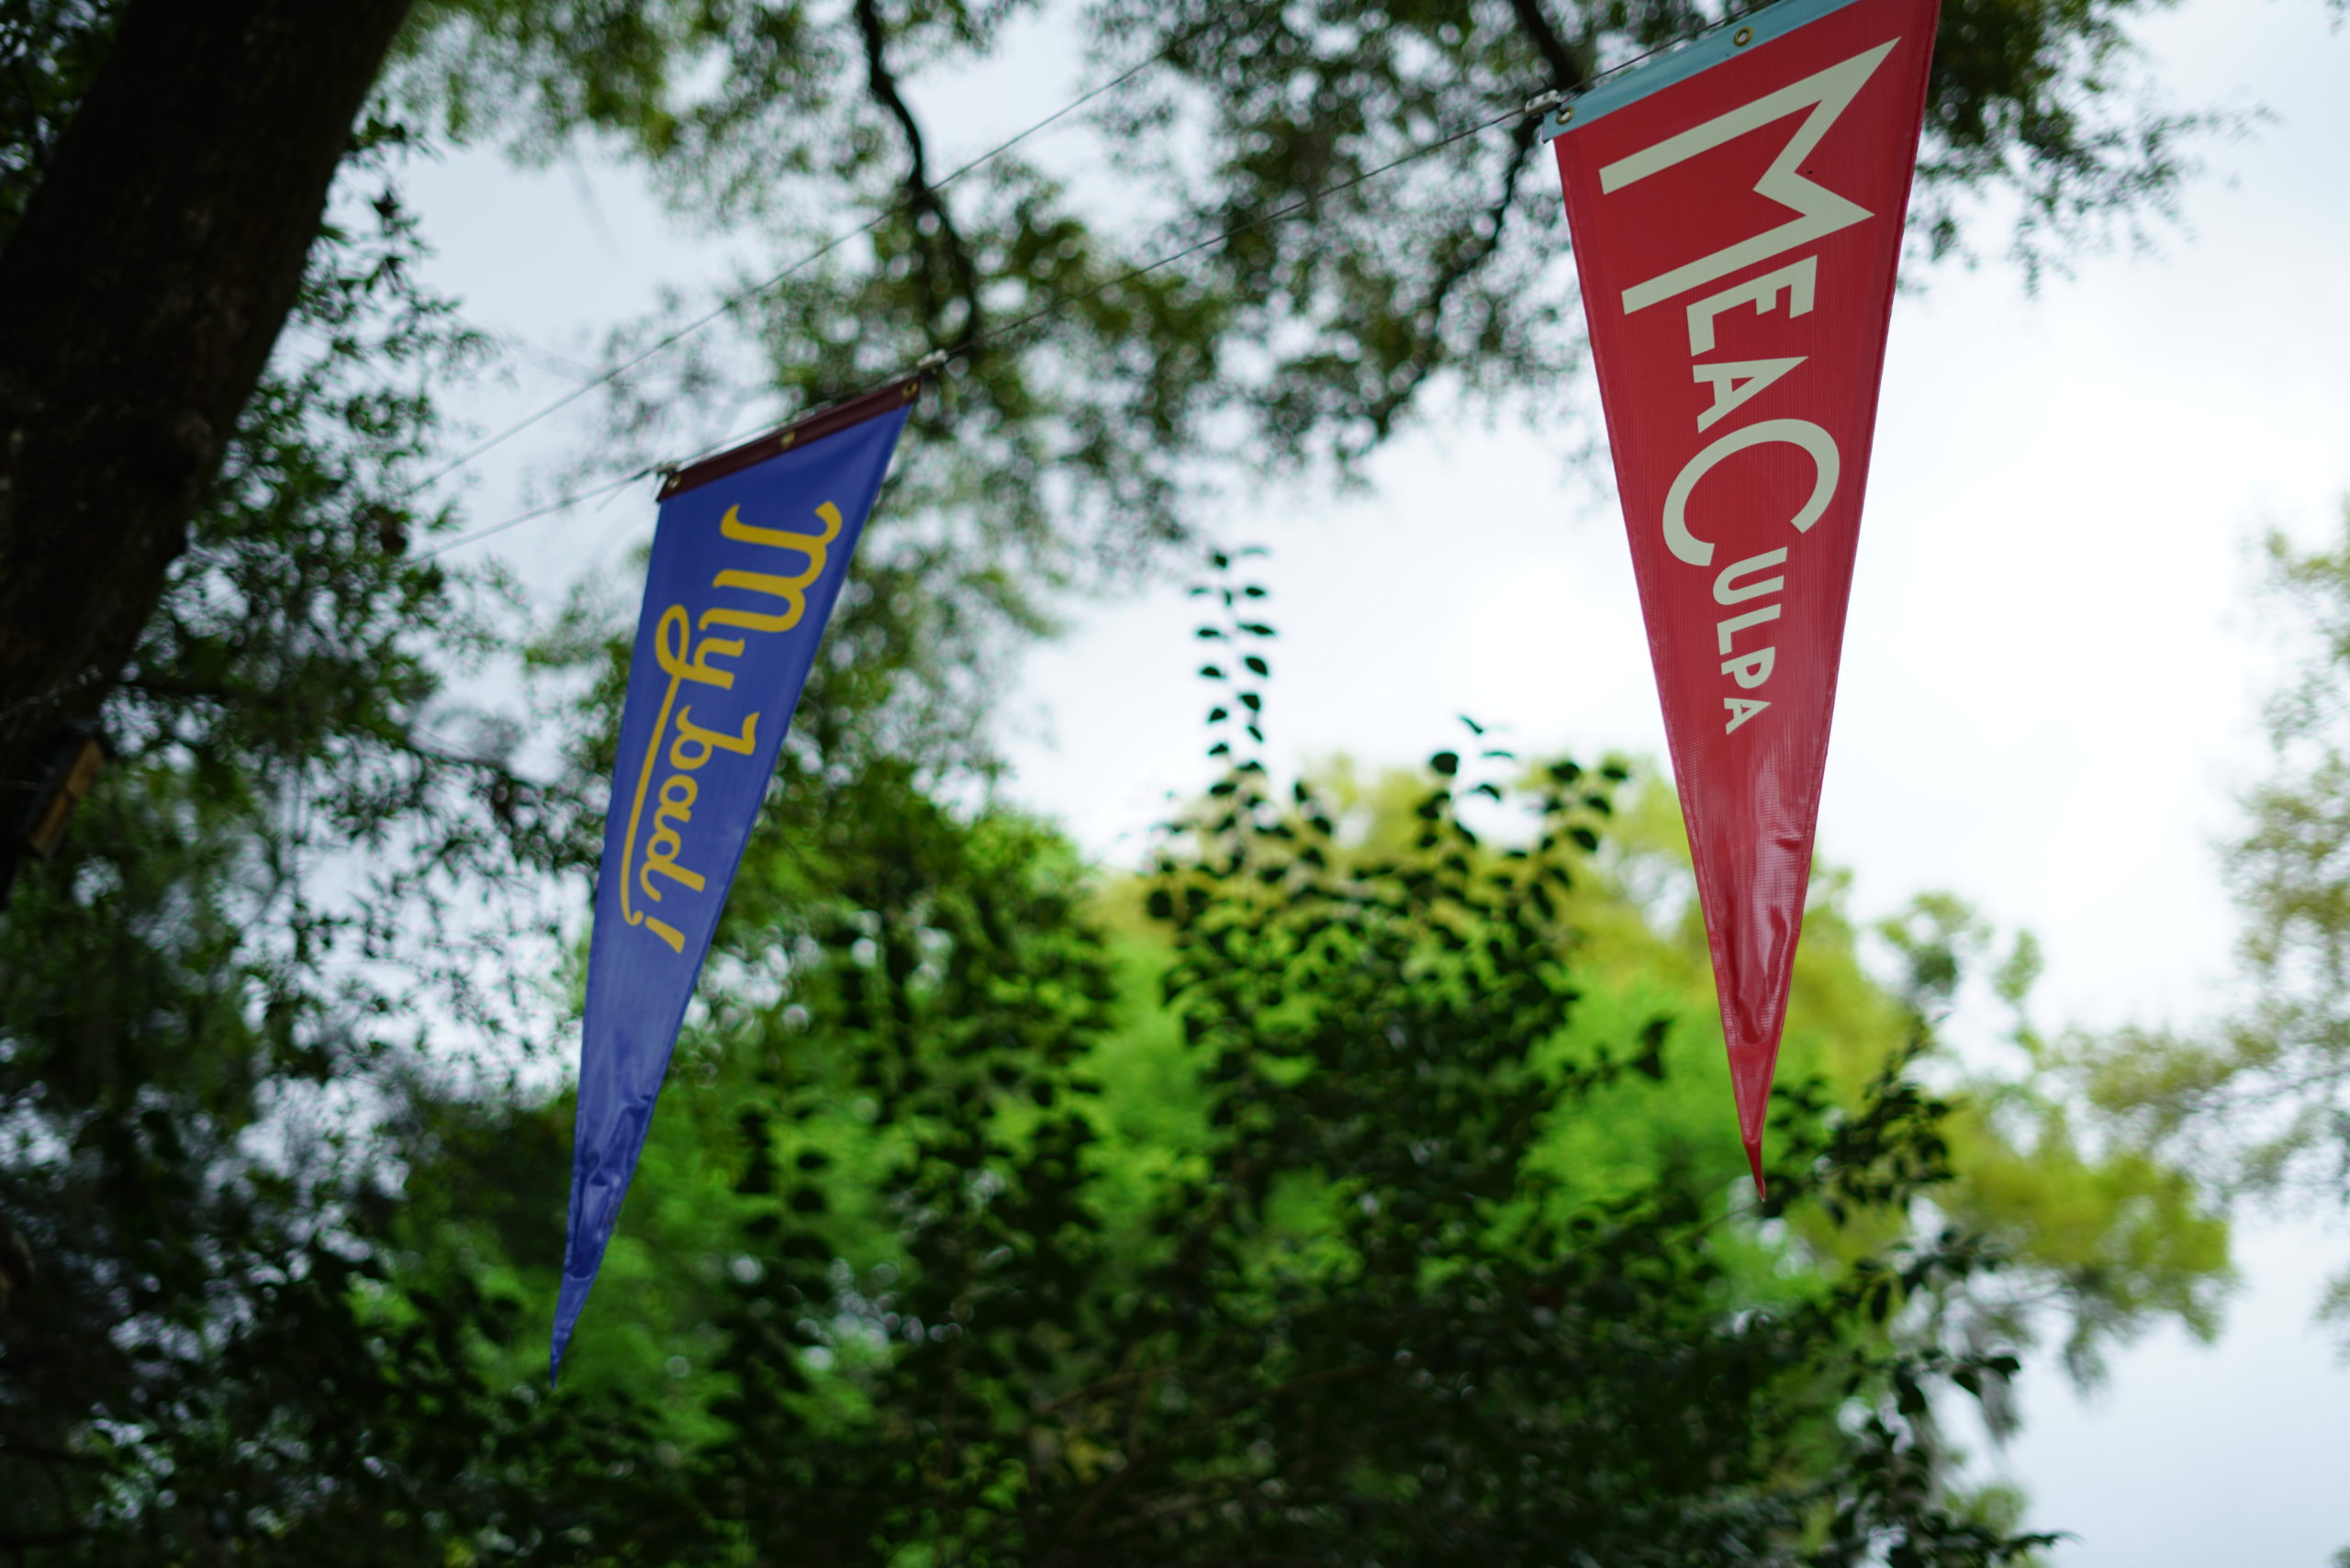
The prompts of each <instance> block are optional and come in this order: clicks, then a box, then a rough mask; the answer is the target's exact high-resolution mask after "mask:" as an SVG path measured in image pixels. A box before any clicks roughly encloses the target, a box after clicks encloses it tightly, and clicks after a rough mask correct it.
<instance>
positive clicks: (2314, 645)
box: [2076, 510, 2350, 1324]
mask: <svg viewBox="0 0 2350 1568" xmlns="http://www.w3.org/2000/svg"><path fill="white" fill-rule="evenodd" d="M2266 565H2267V568H2268V577H2267V584H2266V591H2267V594H2268V596H2269V597H2270V599H2272V601H2274V602H2276V603H2277V604H2278V605H2279V606H2280V607H2282V608H2283V609H2284V610H2286V611H2287V617H2286V620H2285V622H2284V623H2285V624H2286V625H2288V626H2289V627H2290V628H2291V634H2292V636H2293V638H2294V645H2295V652H2296V655H2297V658H2296V667H2294V669H2293V671H2292V673H2291V676H2290V678H2288V679H2287V680H2285V681H2283V682H2282V683H2280V685H2279V686H2278V688H2277V690H2276V691H2275V692H2274V693H2272V694H2271V696H2270V698H2269V700H2268V703H2267V707H2266V727H2267V732H2268V740H2269V743H2270V746H2271V756H2270V771H2269V773H2268V776H2267V777H2266V778H2264V779H2263V780H2262V781H2261V782H2260V783H2258V784H2257V785H2255V787H2254V788H2253V789H2252V790H2249V791H2248V792H2247V793H2246V795H2245V797H2244V817H2245V823H2244V829H2243V831H2242V833H2241V834H2239V835H2238V836H2237V837H2236V838H2235V839H2233V842H2231V843H2229V844H2228V845H2227V846H2226V847H2225V865H2226V868H2227V872H2228V879H2229V881H2230V883H2231V885H2232V888H2233V891H2234V894H2235V897H2236V902H2237V907H2238V909H2239V910H2240V911H2241V913H2242V918H2243V924H2244V933H2243V936H2242V940H2241V943H2240V946H2239V953H2240V956H2241V962H2242V971H2243V978H2244V982H2245V991H2246V993H2247V994H2246V996H2245V998H2244V1004H2243V1005H2242V1006H2241V1007H2240V1008H2239V1009H2237V1010H2236V1011H2234V1012H2233V1013H2232V1014H2228V1015H2225V1016H2222V1017H2221V1018H2219V1019H2216V1020H2213V1021H2210V1022H2209V1023H2207V1024H2203V1025H2157V1026H2146V1027H2139V1028H2131V1029H2124V1030H2120V1031H2117V1032H2116V1033H2115V1034H2113V1035H2111V1036H2108V1037H2105V1038H2102V1039H2098V1040H2090V1041H2082V1042H2078V1048H2077V1052H2076V1066H2077V1067H2078V1069H2079V1070H2081V1072H2082V1073H2083V1076H2084V1080H2085V1082H2086V1086H2087V1091H2088V1093H2089V1095H2090V1097H2091V1099H2092V1101H2093V1103H2095V1104H2096V1105H2097V1106H2098V1109H2099V1110H2100V1111H2102V1112H2103V1113H2104V1114H2105V1115H2106V1116H2107V1118H2108V1119H2109V1126H2110V1128H2111V1129H2112V1130H2114V1131H2117V1132H2119V1133H2120V1134H2121V1136H2122V1137H2124V1139H2126V1140H2127V1141H2128V1142H2129V1143H2131V1144H2132V1145H2133V1146H2135V1147H2137V1148H2144V1149H2149V1150H2156V1151H2160V1152H2161V1153H2162V1154H2163V1155H2164V1156H2165V1158H2170V1159H2185V1160H2187V1161H2188V1162H2190V1163H2192V1164H2193V1165H2195V1166H2196V1167H2197V1168H2198V1169H2199V1170H2202V1171H2203V1172H2204V1173H2205V1174H2206V1176H2207V1177H2208V1178H2209V1179H2210V1182H2212V1183H2213V1185H2214V1186H2215V1187H2217V1188H2219V1189H2221V1190H2224V1191H2233V1192H2235V1193H2241V1194H2244V1195H2248V1196H2255V1197H2262V1198H2271V1199H2288V1200H2293V1201H2300V1202H2307V1201H2311V1200H2313V1201H2315V1202H2316V1203H2318V1204H2323V1205H2326V1206H2333V1205H2336V1204H2341V1203H2343V1202H2344V1199H2345V1197H2346V1196H2350V878H2345V873H2344V852H2345V849H2346V848H2350V703H2345V701H2344V685H2343V674H2344V668H2345V667H2350V510H2345V512H2344V537H2343V539H2342V540H2341V542H2340V543H2337V544H2336V545H2335V546H2334V547H2333V548H2330V549H2326V548H2320V549H2308V550H2305V549H2302V548H2300V546H2298V545H2296V544H2294V543H2292V542H2290V541H2289V540H2288V539H2286V538H2285V537H2284V536H2283V535H2282V534H2277V533H2272V534H2270V535H2269V537H2268V540H2267V543H2266ZM2324 1310H2325V1312H2326V1314H2327V1315H2328V1316H2331V1317H2332V1318H2333V1319H2334V1321H2335V1322H2336V1323H2338V1324H2350V1271H2344V1273H2342V1274H2341V1275H2339V1276H2337V1277H2336V1279H2335V1281H2334V1282H2333V1286H2332V1288H2331V1290H2330V1292H2329V1293H2328V1295H2327V1298H2326V1304H2325V1308H2324Z"/></svg>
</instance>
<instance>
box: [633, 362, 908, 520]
mask: <svg viewBox="0 0 2350 1568" xmlns="http://www.w3.org/2000/svg"><path fill="white" fill-rule="evenodd" d="M928 379H929V376H928V375H927V374H926V373H923V372H916V373H915V374H914V375H908V376H904V377H901V378H900V379H899V380H896V381H892V382H890V384H889V385H888V386H879V387H876V388H875V389H874V390H872V391H870V392H867V393H866V394H865V395H864V396H863V397H861V398H850V399H849V400H848V401H847V402H845V403H835V404H834V405H833V407H831V408H829V409H820V410H819V411H817V412H815V413H812V414H811V415H809V416H808V417H807V418H806V419H804V420H795V421H794V422H793V423H791V424H788V425H786V426H784V427H783V428H782V429H781V430H779V431H768V432H767V434H765V435H762V436H755V437H754V438H752V439H751V440H749V441H746V442H744V443H743V444H742V445H740V446H736V447H730V448H728V449H727V450H726V451H724V452H722V453H720V454H718V455H717V456H715V457H705V458H703V459H702V460H701V461H700V462H699V463H695V464H691V465H688V466H686V467H684V468H680V469H678V470H677V472H676V473H674V474H672V475H670V476H668V477H667V478H666V479H664V480H663V481H662V482H661V493H660V494H659V495H658V496H656V497H655V500H663V501H666V500H667V499H668V498H670V497H672V496H676V495H681V494H683V493H684V492H686V491H688V490H690V489H693V488H695V487H698V486H701V485H707V484H709V483H710V482H711V480H713V479H723V478H725V477H726V476H728V475H729V474H739V473H741V472H742V471H743V470H744V469H745V468H748V467H750V466H752V465H755V464H759V463H765V462H766V461H767V459H768V458H770V457H773V456H776V455H777V454H780V453H785V452H789V451H790V450H791V449H792V448H794V447H797V446H805V445H807V444H808V443H809V442H811V441H821V440H822V439H823V438H824V437H826V436H828V435H832V434H834V433H835V432H836V431H845V430H846V429H848V428H849V426H851V425H861V424H863V423H864V422H865V421H866V420H870V419H874V418H876V417H878V416H879V415H882V414H886V413H888V412H890V410H891V409H901V408H903V407H905V406H906V405H907V404H908V403H911V402H912V401H913V400H914V399H915V398H919V397H921V396H922V388H923V382H924V381H926V380H928Z"/></svg>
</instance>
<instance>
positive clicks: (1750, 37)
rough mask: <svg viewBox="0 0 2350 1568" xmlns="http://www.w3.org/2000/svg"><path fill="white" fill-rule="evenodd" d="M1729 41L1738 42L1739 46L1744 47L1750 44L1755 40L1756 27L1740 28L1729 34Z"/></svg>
mask: <svg viewBox="0 0 2350 1568" xmlns="http://www.w3.org/2000/svg"><path fill="white" fill-rule="evenodd" d="M1729 41H1730V42H1732V43H1734V44H1736V45H1737V46H1738V47H1739V48H1740V49H1744V48H1745V47H1746V46H1747V45H1748V44H1751V43H1752V42H1753V41H1754V29H1753V28H1739V29H1738V31H1736V32H1734V33H1732V34H1730V35H1729Z"/></svg>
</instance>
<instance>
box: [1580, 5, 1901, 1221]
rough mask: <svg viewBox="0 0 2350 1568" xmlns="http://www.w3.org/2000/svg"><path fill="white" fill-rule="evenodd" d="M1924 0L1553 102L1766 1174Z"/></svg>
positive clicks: (1804, 22) (1746, 36) (1714, 941)
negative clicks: (1769, 1119)
mask: <svg viewBox="0 0 2350 1568" xmlns="http://www.w3.org/2000/svg"><path fill="white" fill-rule="evenodd" d="M1936 11H1937V0H1783V3H1782V4H1780V5H1777V6H1772V7H1770V8H1769V9H1768V10H1766V11H1762V12H1760V13H1757V14H1756V15H1755V16H1753V17H1751V18H1750V19H1749V20H1747V21H1746V22H1745V23H1743V24H1741V25H1740V26H1739V27H1737V28H1723V29H1721V30H1720V31H1718V32H1717V33H1715V34H1713V35H1712V36H1710V37H1708V38H1707V39H1705V40H1703V41H1702V42H1699V43H1695V44H1692V45H1691V46H1689V47H1688V48H1686V49H1684V50H1678V51H1676V52H1675V53H1673V54H1671V55H1668V56H1666V57H1664V58H1662V59H1661V60H1659V61H1657V62H1655V63H1653V64H1651V65H1648V66H1645V67H1642V68H1641V69H1639V71H1636V72H1633V73H1628V74H1627V75H1625V76H1623V77H1621V78H1619V79H1617V81H1615V82H1613V83H1610V84H1607V85H1606V86H1604V87H1602V88H1600V89H1598V90H1596V91H1595V92H1592V93H1590V94H1587V95H1584V96H1583V97H1582V98H1580V99H1577V100H1575V101H1574V102H1573V103H1572V104H1570V105H1568V106H1566V107H1564V108H1562V109H1561V110H1560V111H1558V113H1557V115H1556V116H1555V117H1554V118H1553V121H1552V123H1551V126H1550V127H1547V128H1546V129H1553V130H1555V132H1556V140H1555V146H1556V148H1557V151H1558V156H1559V174H1560V177H1561V180H1562V181H1563V183H1564V184H1565V186H1566V196H1567V220H1568V225H1569V227H1570V229H1571V230H1572V233H1573V236H1574V251H1575V261H1576V263H1577V265H1578V267H1579V269H1580V272H1581V274H1582V278H1583V313H1584V315H1585V317H1586V319H1587V320H1588V323H1589V327H1590V332H1591V343H1592V352H1593V354H1594V357H1595V361H1596V363H1597V366H1598V371H1599V391H1600V398H1601V401H1602V403H1603V404H1604V406H1605V408H1606V415H1607V436H1608V441H1609V442H1610V444H1611V445H1612V446H1613V448H1614V451H1615V457H1616V479H1617V489H1618V491H1619V492H1620V494H1621V496H1622V498H1623V502H1624V521H1625V523H1626V525H1627V527H1628V529H1629V531H1630V533H1631V539H1632V564H1633V567H1634V570H1635V572H1636V573H1637V575H1638V577H1639V585H1640V608H1641V611H1642V613H1643V615H1644V616H1645V618H1646V620H1647V623H1648V634H1649V653H1650V656H1651V659H1652V660H1653V661H1654V663H1655V666H1656V683H1657V692H1658V695H1659V696H1660V697H1661V698H1662V700H1663V704H1664V727H1665V734H1666V737H1667V739H1668V741H1669V743H1670V745H1671V746H1672V752H1673V776H1674V778H1675V779H1676V781H1677V782H1678V785H1679V787H1680V791H1681V808H1682V812H1683V815H1684V817H1685V818H1686V819H1687V821H1688V826H1689V846H1690V852H1691V855H1692V857H1693V858H1694V859H1695V865H1696V873H1697V893H1698V898H1699V901H1700V902H1701V903H1702V904H1703V906H1704V909H1705V916H1706V935H1707V942H1708V944H1709V945H1710V946H1711V947H1712V950H1713V959H1714V981H1715V985H1716V987H1717V989H1718V992H1719V994H1720V998H1721V1009H1722V1033H1723V1035H1724V1036H1725V1038H1726V1040H1727V1042H1728V1044H1729V1068H1730V1081H1731V1084H1732V1086H1733V1089H1734V1091H1735V1092H1736V1095H1737V1100H1738V1126H1739V1135H1740V1137H1741V1138H1742V1139H1743V1140H1744V1142H1745V1145H1746V1154H1747V1159H1748V1162H1749V1163H1750V1164H1751V1166H1752V1167H1753V1170H1754V1182H1755V1186H1756V1188H1757V1189H1758V1191H1759V1190H1760V1188H1761V1186H1762V1126H1763V1119H1764V1114H1765V1112H1766V1110H1767V1108H1768V1106H1769V1103H1770V1094H1771V1070H1772V1068H1773V1066H1774V1064H1775V1063H1776V1062H1777V1060H1778V1055H1779V1033H1780V1030H1781V1028H1782V1027H1783V1025H1785V1021H1786V1012H1787V982H1788V979H1789V976H1790V974H1791V972H1792V971H1793V969H1794V967H1795V956H1796V937H1797V935H1799V933H1800V932H1801V930H1802V925H1803V905H1804V891H1805V888H1806V886H1807V883H1808V881H1809V879H1810V874H1811V841H1812V830H1813V827H1814V825H1815V824H1816V823H1817V822H1818V815H1819V780H1820V773H1821V770H1822V769H1823V768H1824V767H1825V766H1826V764H1827V760H1828V722H1829V715H1830V711H1831V710H1832V709H1833V708H1834V706H1835V700H1836V664H1837V658H1838V655H1839V654H1840V653H1841V650H1842V646H1843V641H1844V605H1845V600H1846V599H1847V598H1848V596H1849V595H1850V593H1851V590H1852V551H1853V547H1854V545H1855V544H1856V543H1858V542H1859V537H1860V525H1861V497H1862V492H1863V489H1864V488H1865V487H1866V485H1867V481H1868V471H1869V444H1870V439H1871V437H1872V435H1873V434H1874V430H1875V424H1876V399H1877V382H1878V379H1879V377H1880V375H1881V374H1882V372H1883V368H1884V362H1885V334H1886V323H1887V320H1888V319H1889V318H1890V316H1891V314H1892V309H1893V282H1894V273H1895V270H1896V268H1897V264H1898V263H1899V260H1900V254H1901V231H1902V219H1903V216H1904V214H1905V213H1906V211H1907V209H1908V197H1909V180H1910V175H1911V173H1912V171H1913V170H1914V168H1915V166H1916V163H1917V155H1918V134H1919V126H1920V123H1921V121H1922V118H1923V116H1924V112H1925V101H1926V75H1927V66H1928V63H1929V62H1930V59H1931V56H1932V50H1933V39H1934V21H1935V16H1936Z"/></svg>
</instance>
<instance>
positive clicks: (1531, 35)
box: [1509, 0, 1599, 93]
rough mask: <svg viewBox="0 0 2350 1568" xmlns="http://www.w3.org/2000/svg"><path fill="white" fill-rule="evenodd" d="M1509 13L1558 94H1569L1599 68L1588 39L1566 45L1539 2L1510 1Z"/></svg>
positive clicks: (1530, 0)
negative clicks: (1539, 58)
mask: <svg viewBox="0 0 2350 1568" xmlns="http://www.w3.org/2000/svg"><path fill="white" fill-rule="evenodd" d="M1509 8H1510V12H1511V14H1512V15H1514V16H1516V17H1517V25H1518V26H1519V27H1520V28H1523V29H1524V30H1525V33H1526V39H1527V42H1528V43H1531V44H1532V45H1533V46H1534V52H1535V53H1537V54H1539V55H1540V56H1541V57H1542V63H1543V64H1545V65H1547V66H1549V67H1550V85H1551V86H1553V87H1556V88H1557V89H1559V91H1561V92H1562V93H1563V92H1572V90H1573V89H1574V88H1575V87H1576V86H1577V85H1578V84H1581V83H1583V81H1585V80H1587V79H1588V78H1589V77H1590V76H1591V73H1593V72H1594V71H1595V70H1596V69H1597V68H1598V65H1599V54H1598V51H1597V50H1595V49H1594V48H1593V47H1592V42H1591V40H1590V39H1587V38H1586V39H1581V40H1579V41H1577V42H1575V43H1572V44H1571V43H1569V42H1568V41H1567V40H1566V39H1563V38H1561V37H1560V36H1559V29H1558V28H1554V27H1552V26H1551V25H1550V17H1548V16H1547V15H1545V14H1544V13H1543V10H1542V0H1510V6H1509Z"/></svg>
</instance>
